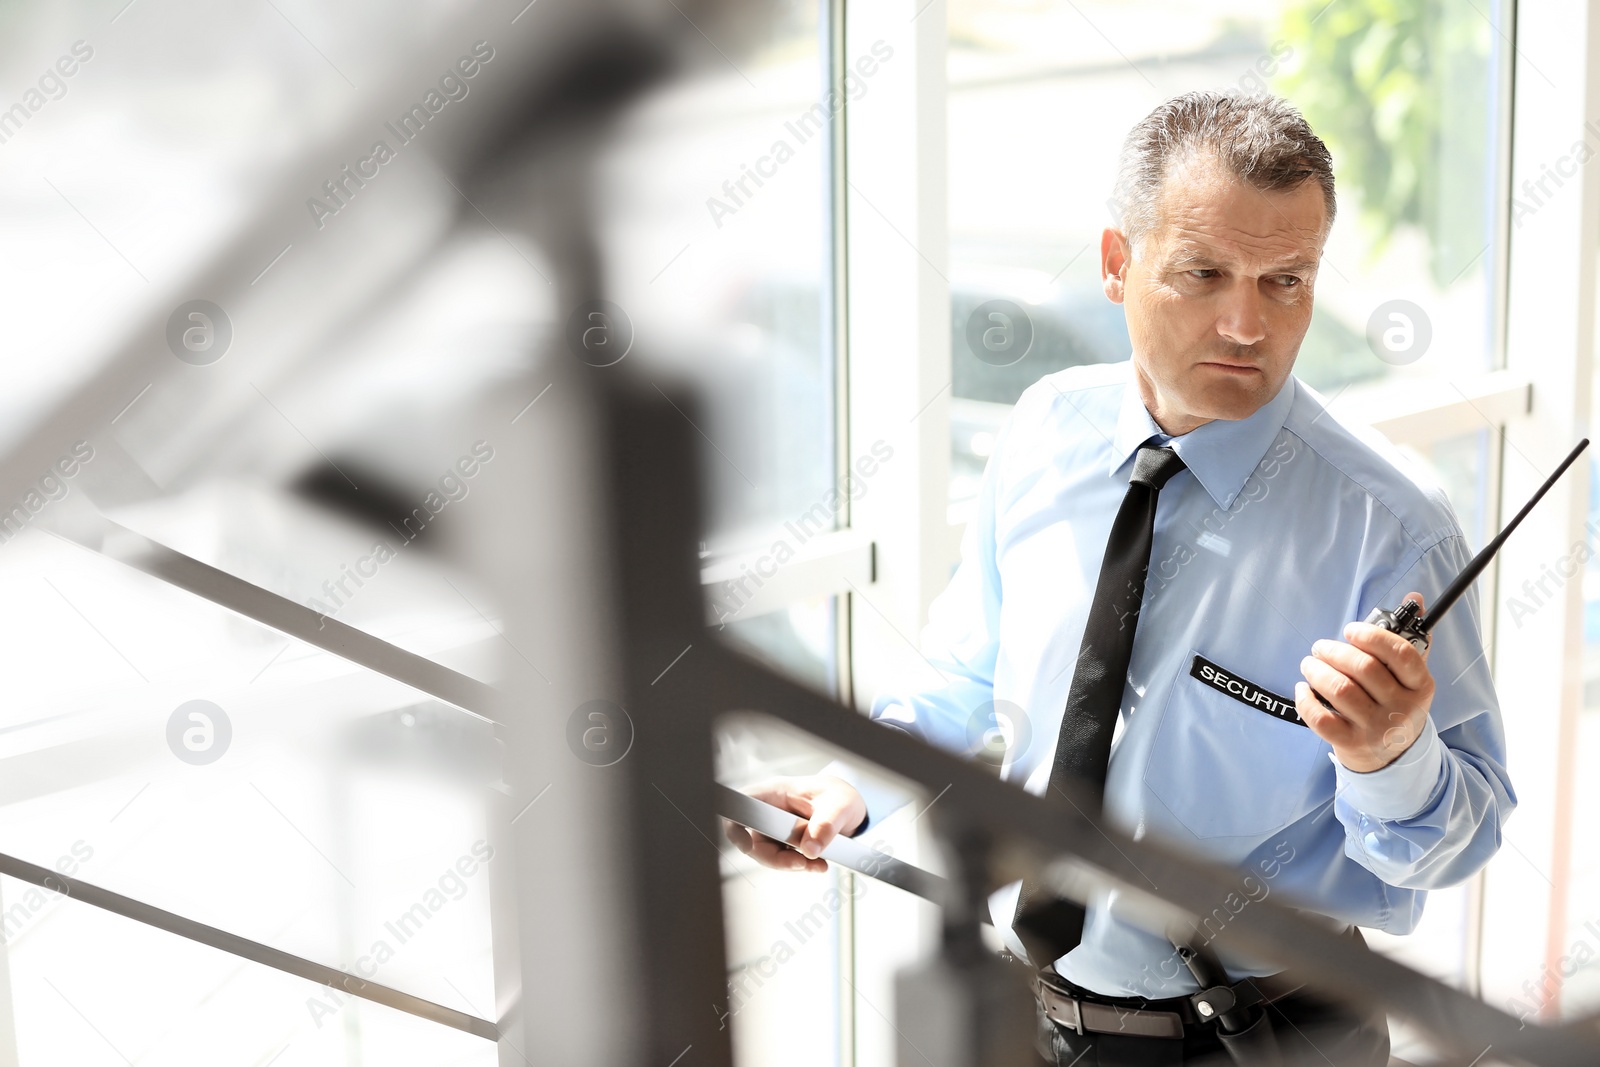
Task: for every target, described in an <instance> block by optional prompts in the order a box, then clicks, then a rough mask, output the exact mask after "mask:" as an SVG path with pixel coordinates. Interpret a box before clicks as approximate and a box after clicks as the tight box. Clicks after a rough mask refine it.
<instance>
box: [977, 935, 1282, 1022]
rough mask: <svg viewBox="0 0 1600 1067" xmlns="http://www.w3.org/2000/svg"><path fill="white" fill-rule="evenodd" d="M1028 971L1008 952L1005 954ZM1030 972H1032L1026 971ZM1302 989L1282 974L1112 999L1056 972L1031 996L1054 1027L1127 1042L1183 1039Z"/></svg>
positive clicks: (1039, 978) (1041, 976) (1038, 982)
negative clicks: (1181, 992)
mask: <svg viewBox="0 0 1600 1067" xmlns="http://www.w3.org/2000/svg"><path fill="white" fill-rule="evenodd" d="M1003 955H1004V956H1005V957H1006V958H1008V959H1011V960H1015V961H1016V963H1017V964H1018V965H1019V966H1027V965H1026V964H1024V963H1022V961H1021V960H1019V959H1017V958H1016V957H1015V956H1012V955H1011V954H1010V953H1009V952H1007V953H1004V954H1003ZM1028 969H1029V970H1030V971H1031V970H1033V968H1032V967H1029V968H1028ZM1304 986H1305V983H1304V982H1303V981H1299V980H1296V979H1292V978H1289V977H1288V976H1286V975H1283V974H1273V975H1266V976H1264V977H1260V978H1245V979H1242V980H1240V981H1238V982H1235V983H1233V984H1232V985H1227V986H1213V987H1212V988H1210V989H1203V990H1201V991H1200V992H1198V993H1192V994H1190V995H1189V996H1184V997H1167V998H1164V999H1161V1000H1147V999H1145V998H1142V997H1113V996H1106V995H1102V994H1099V993H1093V992H1090V991H1088V990H1084V989H1078V988H1076V987H1070V986H1068V984H1067V982H1066V979H1064V978H1062V977H1061V976H1060V975H1058V974H1056V973H1055V972H1054V971H1043V972H1040V971H1035V972H1034V975H1033V995H1034V999H1035V1000H1037V1001H1038V1002H1039V1006H1040V1007H1041V1008H1043V1009H1044V1013H1045V1015H1046V1016H1048V1017H1049V1018H1050V1021H1051V1022H1054V1023H1055V1024H1057V1025H1058V1026H1066V1027H1070V1028H1072V1029H1073V1030H1076V1031H1077V1032H1078V1033H1080V1034H1082V1033H1083V1032H1084V1031H1091V1032H1093V1033H1098V1034H1124V1035H1127V1036H1129V1037H1169V1038H1182V1037H1183V1036H1184V1027H1185V1026H1186V1025H1187V1026H1200V1025H1204V1024H1206V1023H1209V1022H1213V1021H1215V1020H1216V1018H1217V1016H1218V1015H1220V1014H1222V1013H1223V1012H1226V1011H1233V1010H1236V1009H1248V1008H1251V1007H1254V1006H1255V1005H1257V1004H1270V1003H1272V1002H1273V1001H1275V1000H1281V999H1283V998H1284V997H1287V996H1289V995H1290V994H1291V993H1294V992H1296V991H1298V990H1300V989H1302V988H1303V987H1304Z"/></svg>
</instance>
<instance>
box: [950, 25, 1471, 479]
mask: <svg viewBox="0 0 1600 1067" xmlns="http://www.w3.org/2000/svg"><path fill="white" fill-rule="evenodd" d="M949 24H950V51H949V83H950V95H949V156H950V172H949V189H950V270H951V274H950V284H951V294H950V295H951V316H952V321H951V342H952V367H951V375H952V382H953V388H952V395H953V402H952V407H951V433H952V441H951V447H952V463H951V497H952V500H956V501H959V500H963V499H966V498H967V497H970V496H971V495H972V493H973V492H974V491H975V490H976V487H977V479H978V476H979V475H980V474H981V472H982V468H983V462H984V459H985V458H986V456H987V453H988V450H989V449H990V448H991V447H992V444H993V434H994V430H995V429H996V427H997V426H998V424H999V422H1000V421H1001V420H1002V419H1003V418H1004V416H1005V413H1006V410H1007V408H1008V406H1009V405H1010V404H1012V403H1014V402H1015V401H1016V399H1017V397H1018V396H1019V395H1020V394H1021V392H1022V390H1023V389H1025V388H1026V387H1027V386H1028V385H1030V384H1032V383H1033V382H1034V381H1037V380H1038V379H1039V378H1040V377H1041V376H1043V375H1045V374H1048V373H1050V372H1052V371H1056V370H1060V369H1062V368H1064V367H1069V366H1074V365H1078V364H1084V363H1104V362H1112V361H1116V360H1122V359H1126V358H1128V356H1129V354H1130V347H1129V340H1128V332H1127V326H1126V323H1125V320H1124V317H1123V312H1122V308H1121V307H1119V306H1118V305H1116V304H1113V303H1111V302H1110V301H1109V300H1107V299H1106V297H1105V295H1104V293H1103V292H1102V289H1101V284H1100V235H1101V232H1102V230H1103V229H1104V228H1106V227H1107V226H1112V225H1115V217H1114V209H1113V207H1112V195H1113V186H1114V182H1115V176H1116V168H1117V162H1118V156H1119V153H1120V150H1121V146H1122V142H1123V139H1124V138H1125V137H1126V135H1127V133H1128V131H1129V129H1130V128H1131V127H1132V126H1133V125H1134V124H1135V123H1136V122H1137V121H1138V120H1140V119H1141V118H1143V117H1144V116H1145V115H1146V114H1148V113H1149V111H1150V110H1151V109H1152V108H1154V107H1155V106H1156V105H1157V104H1159V103H1160V102H1161V101H1163V100H1165V99H1168V98H1169V97H1172V96H1175V95H1177V94H1179V93H1183V92H1187V91H1190V90H1193V89H1226V88H1231V87H1239V88H1243V89H1245V90H1263V91H1272V92H1275V93H1278V94H1280V95H1282V96H1285V97H1286V98H1287V99H1288V100H1289V101H1290V102H1292V103H1294V104H1295V105H1296V106H1297V107H1299V108H1300V109H1301V111H1302V112H1303V113H1304V114H1305V116H1306V118H1307V120H1308V121H1309V122H1310V123H1311V125H1312V127H1313V128H1314V129H1315V130H1316V131H1317V133H1318V135H1319V136H1320V137H1321V138H1322V139H1323V140H1324V141H1325V142H1326V143H1327V145H1328V147H1329V149H1330V151H1331V152H1332V154H1333V160H1334V174H1335V180H1336V183H1337V186H1338V194H1339V215H1338V221H1337V223H1336V224H1335V227H1334V230H1333V233H1332V234H1331V236H1330V238H1329V241H1328V245H1327V248H1326V250H1325V253H1324V257H1323V262H1322V268H1321V271H1320V273H1319V276H1318V279H1317V289H1316V313H1315V315H1314V317H1313V320H1312V324H1311V327H1310V330H1309V331H1308V333H1307V334H1306V337H1305V340H1304V342H1303V344H1302V345H1301V349H1300V354H1299V357H1298V360H1297V362H1296V366H1295V372H1296V374H1298V375H1299V376H1300V377H1301V378H1302V379H1303V380H1305V381H1306V382H1307V383H1309V384H1310V385H1311V386H1313V387H1314V388H1316V389H1318V390H1320V391H1322V392H1323V393H1324V394H1327V395H1330V396H1335V397H1337V396H1338V395H1339V394H1340V393H1342V392H1344V391H1345V390H1346V389H1354V390H1355V391H1354V392H1352V393H1351V395H1350V397H1349V398H1348V399H1347V401H1346V402H1347V403H1349V404H1351V405H1352V409H1358V406H1357V405H1358V404H1359V399H1358V398H1359V396H1360V387H1361V386H1365V385H1372V384H1377V383H1381V382H1385V381H1389V380H1393V379H1397V378H1404V377H1406V376H1411V375H1429V374H1450V375H1456V374H1461V373H1465V372H1470V371H1473V370H1478V369H1486V368H1488V367H1489V366H1490V365H1491V361H1492V359H1493V358H1494V351H1495V344H1494V338H1495V336H1496V325H1495V303H1496V302H1495V300H1494V298H1493V294H1494V292H1495V286H1496V285H1497V278H1496V272H1497V270H1498V263H1499V260H1500V256H1499V254H1498V249H1496V248H1494V247H1491V246H1492V235H1493V233H1494V220H1495V217H1496V216H1495V194H1496V191H1497V190H1496V182H1495V177H1494V176H1495V165H1494V159H1495V155H1496V153H1495V150H1494V148H1495V146H1496V144H1497V143H1498V142H1497V139H1496V137H1497V135H1496V130H1497V128H1498V126H1497V124H1498V122H1499V119H1500V110H1499V106H1498V103H1499V100H1500V93H1499V91H1498V87H1499V84H1500V51H1499V50H1500V48H1501V41H1500V38H1499V37H1498V36H1497V35H1496V34H1495V32H1494V31H1493V29H1492V28H1491V26H1490V25H1489V23H1488V22H1487V21H1486V20H1485V18H1484V17H1483V15H1482V14H1481V13H1480V12H1479V11H1478V10H1476V9H1475V8H1474V7H1473V6H1472V5H1470V4H1464V5H1455V4H1443V5H1441V4H1424V3H1421V2H1420V0H1405V2H1403V3H1399V4H1393V3H1387V2H1383V3H1380V2H1378V0H1356V2H1354V3H1343V2H1341V3H1339V4H1332V5H1329V4H1327V3H1325V2H1323V0H1291V2H1287V3H1285V2H1282V0H1228V2H1224V3H1220V4H1206V5H1198V6H1197V5H1194V4H1182V3H1175V2H1171V0H1135V2H1132V3H1121V2H1118V3H1112V2H1107V0H1090V2H1086V3H1085V2H1078V0H1072V2H1069V0H1039V2H1038V3H1033V4H1026V5H1020V4H1015V3H1008V2H1005V0H951V3H950V5H949ZM1446 102H1448V106H1445V105H1446ZM992 300H1003V301H1007V302H1008V303H1009V304H1011V305H1012V306H1013V307H1014V308H1016V309H1019V310H1020V311H1021V313H1022V315H1023V316H1024V317H1025V319H1026V320H1027V328H1028V329H1029V330H1030V332H1031V336H1032V342H1031V346H1030V347H1028V348H1027V350H1026V352H1025V353H1024V354H1023V355H1022V356H1021V357H1013V356H1012V355H1011V351H1012V350H1005V349H1004V348H1003V342H1004V341H1005V339H1004V338H1003V337H1002V336H1001V335H1000V334H991V337H992V338H993V339H995V340H996V342H997V343H1002V350H1001V351H999V352H998V353H997V352H996V351H994V350H993V348H992V347H991V349H990V350H987V351H983V350H981V349H983V347H984V346H983V343H982V338H983V336H984V329H985V327H987V326H990V325H995V326H998V327H1000V328H1001V329H1002V330H1003V329H1004V328H1005V324H1004V323H1002V322H1000V321H999V320H990V319H989V318H988V317H987V315H986V313H985V309H984V308H983V305H985V304H986V303H987V302H988V301H992ZM975 316H976V318H977V319H978V320H980V324H979V325H978V326H977V327H975V326H974V319H975ZM1392 316H1398V317H1392ZM1369 331H1370V332H1371V335H1372V336H1373V338H1374V342H1373V343H1369V341H1368V335H1369ZM1020 332H1021V331H1020V329H1019V330H1018V333H1017V336H1020ZM974 339H977V347H976V348H975V347H974Z"/></svg>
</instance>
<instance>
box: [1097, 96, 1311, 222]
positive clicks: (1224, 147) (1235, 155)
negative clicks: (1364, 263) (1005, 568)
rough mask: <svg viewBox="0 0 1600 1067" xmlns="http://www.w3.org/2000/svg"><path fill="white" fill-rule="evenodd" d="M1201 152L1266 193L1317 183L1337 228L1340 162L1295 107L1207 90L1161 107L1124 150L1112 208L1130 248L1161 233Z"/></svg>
mask: <svg viewBox="0 0 1600 1067" xmlns="http://www.w3.org/2000/svg"><path fill="white" fill-rule="evenodd" d="M1201 151H1209V152H1211V153H1213V154H1214V155H1215V157H1216V158H1217V159H1218V160H1219V161H1220V162H1221V163H1222V164H1223V166H1224V167H1226V168H1227V169H1228V170H1229V171H1231V172H1232V173H1233V174H1234V175H1236V176H1237V177H1240V178H1243V179H1244V180H1245V181H1248V182H1249V183H1250V184H1251V185H1253V186H1255V187H1256V188H1257V189H1260V190H1262V191H1263V192H1274V191H1278V190H1284V189H1293V188H1296V187H1298V186H1299V185H1300V184H1301V183H1302V182H1304V181H1306V180H1307V179H1313V178H1314V179H1316V181H1317V184H1319V185H1320V186H1322V199H1323V203H1324V205H1325V206H1326V208H1327V219H1326V222H1325V224H1324V229H1323V234H1324V235H1326V234H1327V232H1328V230H1329V229H1331V228H1332V226H1333V216H1334V212H1335V210H1336V205H1335V203H1334V197H1333V157H1332V156H1331V155H1330V154H1329V153H1328V146H1327V145H1325V144H1323V143H1322V139H1321V138H1320V137H1318V136H1317V135H1316V134H1315V133H1313V132H1312V130H1311V126H1310V125H1309V124H1308V123H1307V122H1306V120H1305V118H1304V117H1303V116H1302V115H1301V114H1300V112H1299V111H1297V110H1296V109H1295V107H1294V105H1293V104H1290V103H1289V102H1288V101H1287V100H1284V99H1282V98H1281V97H1277V96H1271V95H1268V94H1265V93H1245V92H1242V91H1240V90H1237V89H1235V90H1229V91H1227V92H1215V91H1210V90H1202V91H1197V92H1192V93H1184V94H1183V95H1182V96H1175V97H1173V98H1172V99H1171V100H1168V101H1167V102H1166V103H1164V104H1162V105H1160V106H1159V107H1157V108H1156V109H1155V110H1154V111H1152V112H1150V114H1148V115H1146V116H1145V117H1144V119H1142V120H1141V121H1140V122H1139V124H1138V125H1137V126H1135V127H1134V128H1133V129H1132V130H1130V131H1129V132H1128V138H1127V140H1126V141H1124V142H1123V144H1122V160H1121V165H1120V167H1119V169H1118V173H1117V188H1116V195H1115V198H1114V199H1113V200H1112V208H1113V211H1115V212H1116V215H1117V218H1118V223H1119V225H1120V227H1121V229H1122V232H1123V235H1124V236H1126V237H1127V238H1128V241H1129V243H1130V244H1131V243H1133V242H1134V241H1136V240H1137V239H1138V238H1139V237H1142V236H1144V235H1145V234H1147V233H1149V232H1150V230H1151V229H1153V228H1154V226H1155V224H1156V221H1157V215H1158V207H1159V204H1160V199H1161V192H1162V186H1163V184H1164V182H1165V180H1166V176H1167V172H1168V171H1169V170H1170V169H1171V167H1172V165H1173V164H1174V163H1176V162H1178V161H1180V160H1182V159H1187V158H1191V157H1193V156H1195V155H1197V154H1199V153H1200V152H1201Z"/></svg>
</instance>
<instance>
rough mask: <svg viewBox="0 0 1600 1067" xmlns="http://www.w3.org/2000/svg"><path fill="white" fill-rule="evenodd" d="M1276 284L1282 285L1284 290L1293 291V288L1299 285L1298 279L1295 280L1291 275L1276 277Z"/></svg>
mask: <svg viewBox="0 0 1600 1067" xmlns="http://www.w3.org/2000/svg"><path fill="white" fill-rule="evenodd" d="M1278 284H1280V285H1282V286H1283V287H1284V288H1285V289H1293V288H1294V287H1295V286H1297V285H1299V284H1300V279H1299V278H1296V277H1295V276H1294V275H1293V274H1283V275H1280V276H1279V277H1278Z"/></svg>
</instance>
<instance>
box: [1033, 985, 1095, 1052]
mask: <svg viewBox="0 0 1600 1067" xmlns="http://www.w3.org/2000/svg"><path fill="white" fill-rule="evenodd" d="M1033 992H1034V996H1035V997H1037V998H1038V1000H1039V1006H1040V1007H1042V1008H1044V1013H1045V1016H1046V1017H1047V1018H1049V1019H1050V1021H1051V1022H1054V1023H1059V1024H1060V1025H1062V1026H1070V1027H1072V1028H1073V1029H1074V1030H1076V1031H1077V1032H1078V1036H1080V1037H1082V1036H1083V1007H1082V1005H1081V1004H1079V1002H1078V998H1077V997H1074V996H1069V995H1068V994H1066V993H1062V992H1059V991H1057V990H1055V989H1052V988H1051V987H1050V986H1049V985H1048V984H1047V983H1046V982H1045V981H1044V979H1042V978H1040V977H1038V976H1037V975H1035V976H1034V979H1033ZM1063 1005H1071V1008H1072V1012H1071V1014H1072V1018H1071V1020H1070V1021H1068V1020H1066V1019H1061V1018H1057V1014H1056V1013H1057V1012H1063V1013H1064V1009H1063Z"/></svg>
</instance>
